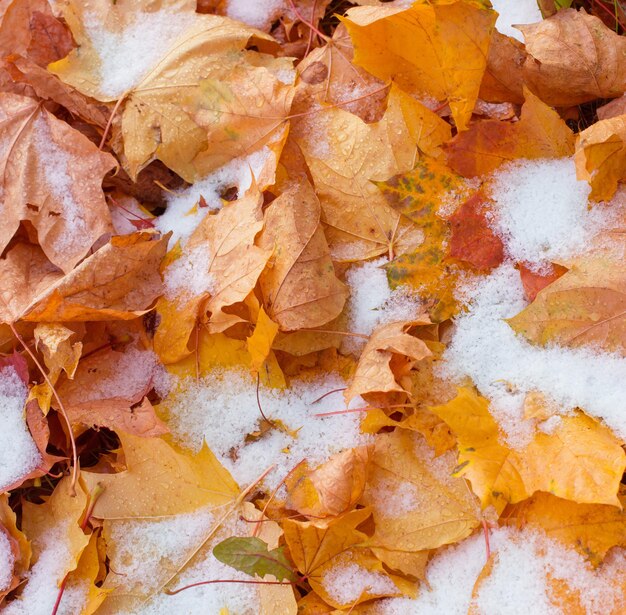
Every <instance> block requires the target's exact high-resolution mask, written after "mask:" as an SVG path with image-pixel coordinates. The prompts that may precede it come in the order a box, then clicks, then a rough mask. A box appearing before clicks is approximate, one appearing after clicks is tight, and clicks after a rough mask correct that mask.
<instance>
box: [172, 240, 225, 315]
mask: <svg viewBox="0 0 626 615" xmlns="http://www.w3.org/2000/svg"><path fill="white" fill-rule="evenodd" d="M210 265H211V248H210V246H209V245H208V244H207V243H203V244H199V245H197V246H195V247H194V248H192V249H187V248H183V253H182V255H181V256H180V258H178V259H176V260H175V261H174V262H173V263H171V264H170V265H169V267H168V268H167V269H166V270H165V272H164V273H163V286H164V291H165V292H164V294H165V296H166V297H167V298H168V299H169V300H170V301H174V300H176V301H178V302H179V303H181V302H183V301H187V300H189V299H192V298H193V297H198V296H200V295H202V294H204V293H212V292H213V291H214V289H215V287H216V284H217V282H216V280H215V276H214V275H213V274H212V273H211V272H210V271H209V267H210Z"/></svg>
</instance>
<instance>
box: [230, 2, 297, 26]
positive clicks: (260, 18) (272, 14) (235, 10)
mask: <svg viewBox="0 0 626 615" xmlns="http://www.w3.org/2000/svg"><path fill="white" fill-rule="evenodd" d="M286 9H287V3H286V1H285V0H227V4H226V15H228V17H230V18H231V19H236V20H237V21H241V22H243V23H245V24H248V25H249V26H252V27H253V28H259V29H261V30H264V29H268V28H269V27H270V26H271V24H272V22H273V21H274V20H275V19H277V18H278V17H279V16H280V15H281V13H283V12H284V11H285V10H286Z"/></svg>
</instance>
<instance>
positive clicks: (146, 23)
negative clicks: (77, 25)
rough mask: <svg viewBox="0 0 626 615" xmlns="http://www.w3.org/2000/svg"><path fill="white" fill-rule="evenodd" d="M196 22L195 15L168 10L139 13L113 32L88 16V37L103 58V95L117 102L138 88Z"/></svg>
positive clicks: (101, 84) (95, 18)
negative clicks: (130, 60) (122, 96)
mask: <svg viewBox="0 0 626 615" xmlns="http://www.w3.org/2000/svg"><path fill="white" fill-rule="evenodd" d="M196 18H197V16H196V15H195V14H194V13H181V12H180V11H177V10H169V9H167V8H162V9H161V10H159V11H154V12H141V11H136V12H134V20H133V21H132V22H131V23H129V24H127V25H125V26H124V27H122V29H121V30H120V31H119V32H113V31H111V30H109V29H108V28H107V27H106V26H105V25H104V24H103V23H102V22H101V21H100V19H99V18H98V17H97V16H96V15H94V14H93V13H89V12H86V13H85V15H84V22H83V23H84V26H85V33H86V35H87V38H88V39H89V40H90V41H91V44H92V45H93V48H94V49H95V51H96V53H97V54H98V56H99V57H100V66H99V69H100V74H99V78H100V91H101V92H102V93H103V94H105V95H106V96H109V97H111V98H112V99H115V98H119V97H120V96H121V95H122V94H124V93H125V92H128V91H129V90H132V89H133V88H135V87H137V86H138V85H139V84H140V83H141V81H142V80H143V78H144V77H145V76H146V75H147V74H148V73H149V72H150V70H151V69H152V68H153V67H154V66H155V65H156V64H157V63H158V62H159V60H161V58H163V57H164V56H165V55H166V54H167V52H168V51H169V49H170V48H171V46H172V44H173V43H174V42H175V41H176V39H177V38H178V37H179V36H181V35H182V34H183V32H184V31H185V30H186V29H188V28H190V27H191V26H192V24H193V23H194V22H195V20H196ZM129 58H132V62H129V61H128V59H129Z"/></svg>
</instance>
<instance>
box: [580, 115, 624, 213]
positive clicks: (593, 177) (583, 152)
mask: <svg viewBox="0 0 626 615" xmlns="http://www.w3.org/2000/svg"><path fill="white" fill-rule="evenodd" d="M625 141H626V115H617V116H615V117H611V118H609V119H606V120H602V121H599V122H596V123H595V124H592V125H591V126H589V128H587V129H585V130H583V131H582V132H581V133H580V134H579V135H578V139H577V140H576V154H575V155H574V160H575V161H576V175H577V176H578V179H584V180H586V181H588V182H589V184H590V186H591V195H590V197H591V198H592V199H595V200H596V201H608V200H609V199H610V198H611V197H612V196H613V195H614V194H615V191H616V190H617V184H618V182H620V181H622V180H623V179H624V178H626V146H625V144H624V142H625Z"/></svg>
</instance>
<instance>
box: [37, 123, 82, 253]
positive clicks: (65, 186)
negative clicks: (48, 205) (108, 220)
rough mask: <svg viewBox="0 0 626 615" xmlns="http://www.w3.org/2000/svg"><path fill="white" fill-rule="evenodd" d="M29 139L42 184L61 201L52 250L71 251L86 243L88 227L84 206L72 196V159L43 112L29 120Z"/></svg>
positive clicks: (55, 198)
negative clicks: (55, 139)
mask: <svg viewBox="0 0 626 615" xmlns="http://www.w3.org/2000/svg"><path fill="white" fill-rule="evenodd" d="M32 143H33V145H34V148H35V150H36V152H37V168H38V171H39V174H40V176H41V177H43V178H44V179H45V183H44V184H43V186H45V187H46V188H48V189H49V191H50V194H51V195H52V197H53V198H54V200H55V202H57V203H59V204H60V205H61V209H62V211H60V212H56V213H58V214H60V217H61V218H62V220H63V225H62V232H60V233H59V234H58V235H57V236H56V237H55V239H54V247H55V249H56V250H59V251H64V250H67V251H68V252H70V253H72V254H74V253H76V252H77V251H80V250H81V249H85V250H86V249H87V248H88V247H89V244H90V242H89V229H88V228H87V223H86V221H85V216H84V206H83V205H82V204H81V203H78V202H77V201H76V199H75V198H74V190H75V188H76V184H77V183H79V182H80V179H79V178H76V177H73V175H72V167H73V165H72V160H71V157H70V155H69V154H68V152H67V151H66V150H64V149H63V148H62V147H59V146H58V145H57V144H56V143H55V142H54V140H53V138H52V133H51V132H50V128H49V126H48V124H47V123H46V120H45V119H44V117H43V116H39V117H38V118H37V119H36V120H35V121H34V123H33V139H32Z"/></svg>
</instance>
